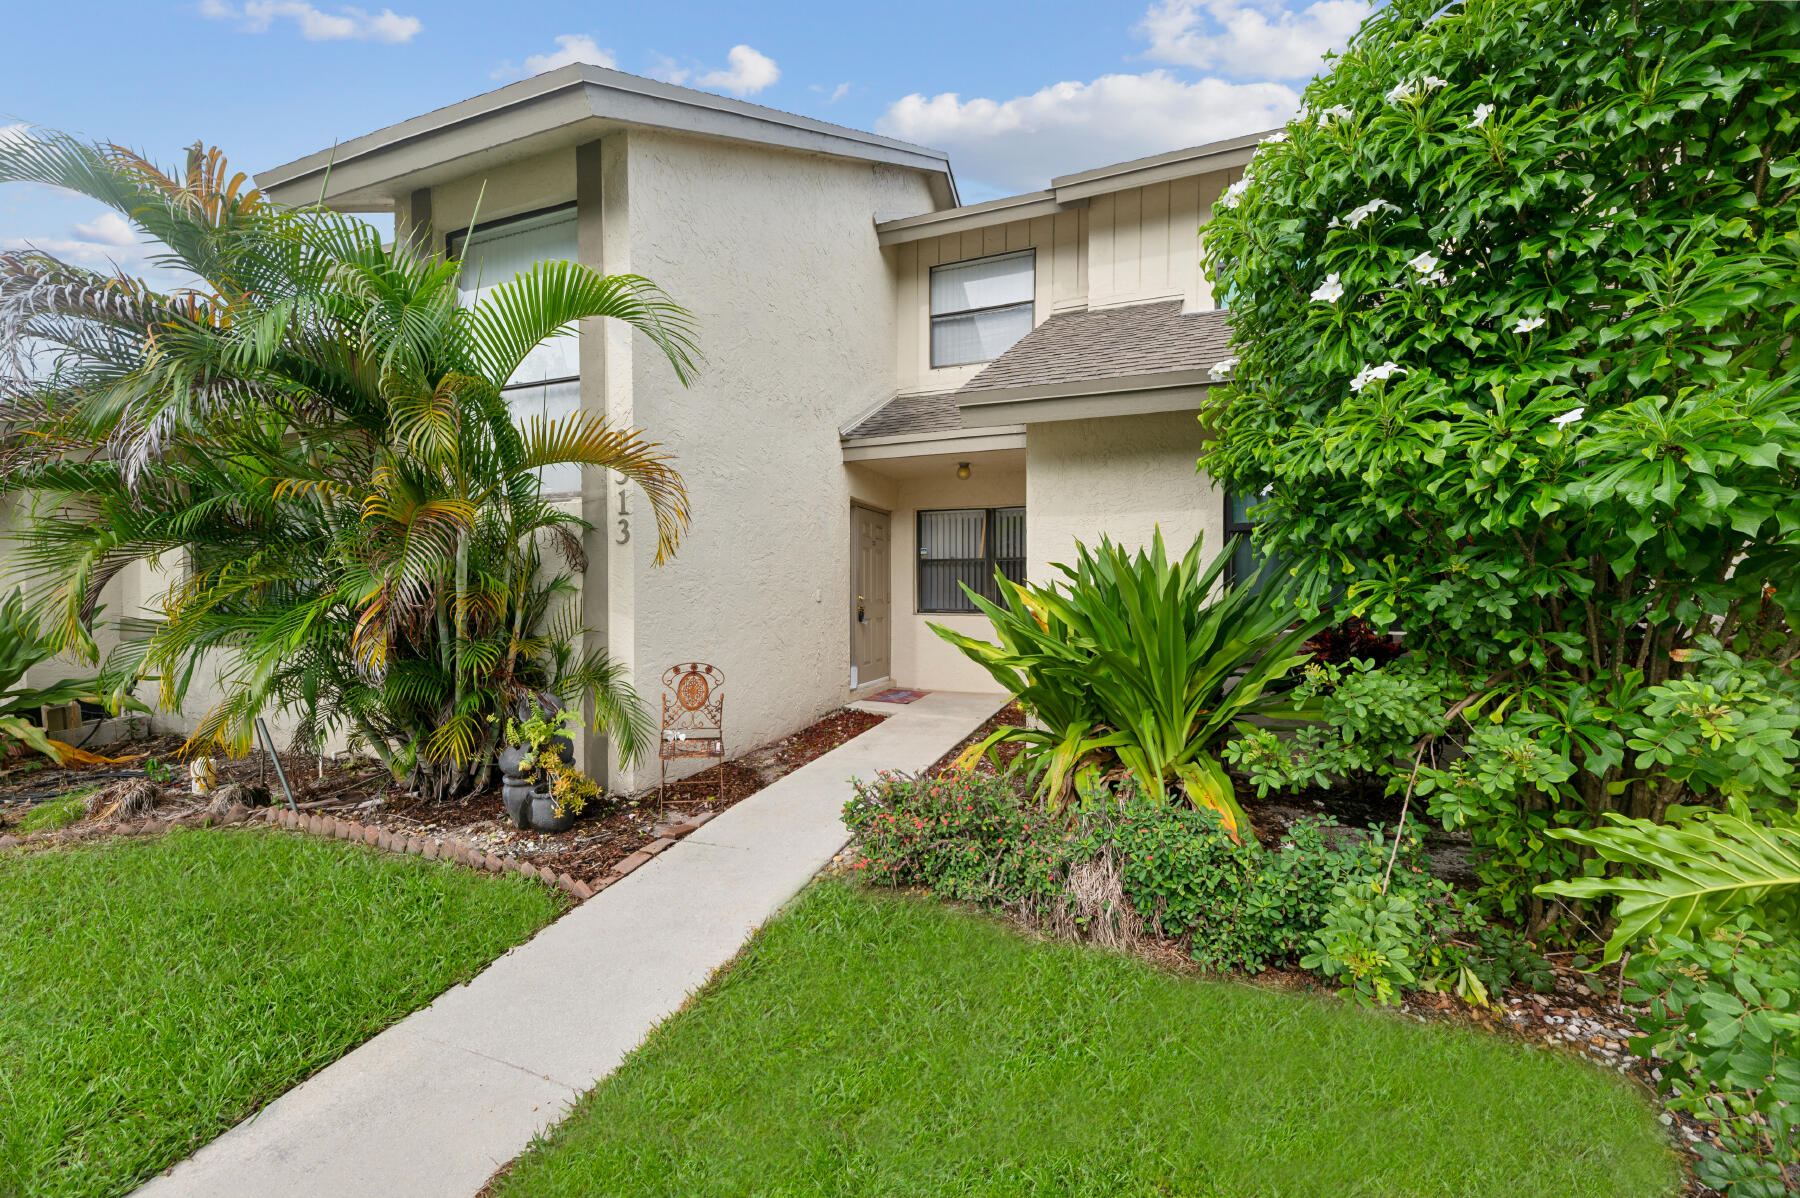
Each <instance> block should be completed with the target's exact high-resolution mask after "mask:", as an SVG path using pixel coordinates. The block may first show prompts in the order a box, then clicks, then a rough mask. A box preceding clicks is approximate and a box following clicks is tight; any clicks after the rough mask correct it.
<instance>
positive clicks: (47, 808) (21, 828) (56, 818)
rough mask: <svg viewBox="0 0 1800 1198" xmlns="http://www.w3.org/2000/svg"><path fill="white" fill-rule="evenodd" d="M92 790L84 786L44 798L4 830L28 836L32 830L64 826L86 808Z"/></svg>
mask: <svg viewBox="0 0 1800 1198" xmlns="http://www.w3.org/2000/svg"><path fill="white" fill-rule="evenodd" d="M94 790H95V788H94V787H92V786H85V787H83V788H81V789H80V790H71V791H69V792H68V793H67V794H62V795H58V796H57V797H56V798H54V799H45V800H44V801H43V802H41V803H38V804H37V805H36V806H34V807H32V808H31V809H30V810H29V811H27V812H26V813H25V814H24V815H23V816H22V817H20V819H19V822H18V825H17V826H16V827H12V828H8V829H6V830H7V831H8V832H10V833H12V834H13V835H15V836H29V835H30V834H31V833H33V832H54V831H56V830H57V829H58V828H66V827H68V826H69V825H70V824H72V823H74V822H75V821H76V820H78V819H80V818H81V816H82V813H83V812H85V811H86V810H87V800H88V796H89V795H91V794H93V793H94Z"/></svg>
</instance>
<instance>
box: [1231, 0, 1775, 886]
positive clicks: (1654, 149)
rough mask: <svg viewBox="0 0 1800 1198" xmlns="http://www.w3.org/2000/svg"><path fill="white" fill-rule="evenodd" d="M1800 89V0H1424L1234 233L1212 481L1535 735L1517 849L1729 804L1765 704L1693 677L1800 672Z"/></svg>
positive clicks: (1517, 760)
mask: <svg viewBox="0 0 1800 1198" xmlns="http://www.w3.org/2000/svg"><path fill="white" fill-rule="evenodd" d="M1797 83H1800V6H1793V5H1780V4H1754V3H1658V4H1637V3H1617V2H1608V0H1590V2H1583V3H1572V2H1570V0H1534V2H1522V0H1467V2H1465V3H1460V4H1451V5H1449V6H1448V7H1444V6H1443V5H1442V4H1441V0H1396V2H1395V3H1393V4H1392V5H1390V6H1389V7H1387V8H1386V9H1384V10H1383V11H1381V12H1380V13H1378V14H1376V15H1375V16H1374V17H1372V18H1371V19H1370V20H1369V22H1368V23H1367V24H1365V25H1364V27H1363V28H1362V30H1361V31H1360V32H1359V33H1358V34H1357V36H1356V37H1355V38H1354V40H1353V41H1352V43H1351V45H1350V47H1349V49H1348V50H1347V51H1346V52H1345V54H1344V55H1343V57H1341V58H1340V59H1338V60H1337V61H1336V62H1335V63H1334V64H1333V66H1332V69H1331V71H1330V73H1329V74H1328V75H1327V76H1325V77H1323V78H1320V79H1318V80H1316V81H1314V83H1313V84H1312V85H1311V86H1310V87H1309V88H1308V89H1307V92H1306V101H1305V111H1304V112H1303V113H1302V115H1301V116H1300V117H1299V118H1298V119H1297V120H1295V121H1293V122H1292V123H1290V124H1289V126H1288V127H1287V129H1286V130H1285V131H1284V132H1282V133H1278V134H1276V135H1275V136H1273V137H1271V138H1269V139H1268V140H1267V141H1265V142H1264V144H1263V145H1262V146H1261V147H1260V149H1259V150H1258V152H1257V154H1256V156H1255V158H1254V159H1253V161H1252V163H1251V165H1250V167H1249V169H1248V170H1247V171H1246V175H1245V178H1244V180H1243V181H1242V182H1240V183H1238V184H1237V185H1235V186H1233V187H1232V188H1231V189H1230V190H1229V191H1228V192H1227V193H1226V195H1225V196H1223V197H1222V198H1221V200H1220V201H1219V204H1218V206H1217V208H1216V210H1215V213H1214V219H1213V220H1212V222H1211V223H1210V224H1209V225H1207V226H1206V229H1205V246H1206V252H1207V257H1208V262H1209V266H1210V269H1211V270H1212V272H1213V273H1214V276H1215V278H1216V279H1217V280H1218V283H1219V286H1220V289H1221V292H1222V293H1223V294H1228V295H1229V296H1230V297H1231V301H1230V302H1231V307H1232V310H1233V329H1234V338H1235V345H1236V353H1237V354H1238V360H1237V361H1236V363H1235V364H1234V365H1233V367H1232V368H1231V369H1230V372H1229V381H1230V385H1229V386H1221V387H1216V388H1215V389H1214V395H1213V398H1212V401H1211V404H1210V407H1209V410H1208V411H1207V412H1206V414H1205V419H1206V421H1207V422H1208V423H1209V424H1210V425H1211V426H1212V427H1213V429H1214V430H1215V432H1216V439H1215V440H1213V441H1212V442H1211V443H1210V444H1209V447H1208V449H1207V452H1206V455H1205V457H1204V458H1203V459H1202V463H1201V464H1202V466H1203V467H1204V468H1205V469H1206V471H1207V472H1208V473H1210V474H1211V475H1212V476H1213V477H1214V478H1216V479H1219V480H1220V481H1221V482H1223V483H1224V484H1225V485H1228V486H1229V487H1231V488H1232V489H1234V490H1237V491H1239V492H1243V493H1252V494H1256V493H1266V496H1267V498H1266V500H1265V501H1264V502H1263V503H1262V505H1261V507H1260V508H1259V509H1258V510H1257V517H1258V526H1259V538H1260V541H1261V543H1262V545H1263V546H1264V547H1265V548H1266V549H1269V550H1272V551H1273V552H1274V553H1276V554H1278V555H1279V556H1280V558H1281V560H1282V561H1284V562H1286V563H1288V564H1289V565H1290V567H1291V568H1292V570H1293V572H1294V574H1295V576H1296V579H1297V581H1298V583H1299V585H1300V587H1301V589H1302V591H1303V593H1304V595H1305V596H1306V598H1307V600H1308V602H1310V603H1312V604H1322V603H1325V602H1327V601H1329V600H1330V599H1331V598H1332V597H1334V596H1343V597H1345V598H1346V599H1347V602H1348V604H1349V605H1350V606H1351V607H1353V608H1354V609H1355V610H1356V611H1358V612H1359V613H1363V614H1367V615H1368V616H1369V617H1371V618H1372V619H1374V620H1376V621H1379V622H1383V623H1385V622H1388V621H1399V622H1400V623H1401V624H1402V625H1403V626H1404V627H1405V629H1406V631H1407V637H1408V643H1409V644H1410V645H1411V646H1412V647H1414V648H1415V649H1418V650H1421V653H1420V654H1419V655H1418V656H1420V657H1423V658H1426V659H1428V660H1430V661H1432V662H1434V663H1438V664H1441V665H1445V666H1448V667H1449V668H1450V669H1452V670H1453V671H1454V672H1455V673H1456V674H1457V675H1458V676H1459V677H1460V679H1461V680H1462V681H1461V685H1459V686H1457V687H1454V688H1451V689H1448V690H1445V691H1443V692H1442V693H1444V694H1446V695H1447V696H1450V697H1452V698H1457V697H1460V696H1462V695H1470V694H1472V695H1476V696H1480V697H1479V698H1477V700H1476V701H1477V702H1486V703H1487V704H1488V707H1487V710H1488V711H1489V712H1490V713H1499V712H1504V713H1505V715H1506V719H1507V723H1508V726H1509V727H1510V728H1511V729H1512V731H1513V732H1514V733H1516V737H1515V738H1514V740H1513V741H1511V742H1509V743H1508V744H1507V745H1505V746H1493V747H1494V748H1495V749H1496V752H1498V753H1499V757H1498V758H1497V760H1500V762H1501V764H1502V765H1504V764H1505V762H1506V761H1507V760H1511V762H1512V764H1513V766H1514V767H1515V768H1513V771H1512V773H1511V775H1508V776H1506V777H1504V778H1503V779H1502V783H1500V784H1496V786H1495V787H1490V789H1491V790H1497V791H1498V792H1504V794H1503V800H1504V801H1505V802H1509V803H1514V804H1515V806H1517V805H1518V804H1519V803H1524V804H1525V806H1526V807H1529V808H1531V809H1532V810H1534V811H1537V812H1538V815H1539V817H1540V818H1538V820H1537V823H1536V824H1535V825H1533V824H1532V823H1531V821H1529V820H1526V821H1525V822H1524V824H1523V825H1522V826H1521V828H1520V829H1518V830H1517V835H1518V836H1519V837H1521V838H1522V840H1521V843H1524V842H1526V841H1529V842H1532V843H1534V844H1539V845H1541V844H1542V843H1543V842H1542V838H1541V836H1539V835H1538V833H1539V832H1541V831H1542V830H1543V829H1544V828H1545V827H1548V826H1552V825H1555V824H1557V823H1569V822H1584V821H1592V820H1593V819H1594V818H1596V817H1597V814H1598V813H1599V812H1601V811H1603V810H1606V809H1611V808H1620V809H1623V810H1625V811H1627V812H1629V813H1631V814H1633V815H1640V816H1647V817H1650V818H1658V819H1659V818H1661V816H1662V814H1663V812H1664V810H1665V809H1666V808H1667V806H1668V805H1669V804H1670V803H1671V802H1672V801H1675V800H1677V799H1681V798H1684V797H1693V796H1694V795H1696V794H1698V795H1702V796H1705V795H1716V794H1718V793H1720V790H1719V788H1717V787H1714V788H1710V789H1709V788H1706V787H1701V786H1700V785H1698V784H1697V783H1696V782H1695V781H1694V777H1695V774H1694V772H1693V771H1692V770H1689V771H1687V772H1686V773H1683V772H1682V769H1681V768H1680V767H1681V766H1682V765H1683V762H1684V760H1685V759H1686V758H1691V757H1692V756H1693V755H1694V754H1695V753H1700V754H1705V753H1708V752H1710V751H1711V749H1709V747H1708V745H1707V743H1706V742H1707V741H1708V739H1709V737H1711V736H1712V734H1713V733H1714V732H1718V731H1720V729H1721V728H1722V735H1723V737H1724V739H1725V740H1726V741H1727V742H1731V741H1733V738H1734V737H1736V738H1739V741H1740V743H1741V739H1742V737H1743V736H1745V735H1748V734H1747V733H1745V730H1744V729H1745V721H1746V720H1748V719H1749V718H1750V717H1749V716H1746V715H1745V714H1744V713H1743V711H1742V710H1741V709H1740V708H1741V704H1740V703H1739V699H1740V698H1741V696H1736V695H1732V694H1721V693H1718V692H1717V691H1716V689H1715V690H1714V692H1713V693H1710V694H1709V693H1707V689H1706V688H1707V687H1710V686H1712V683H1711V682H1706V683H1705V685H1701V684H1700V683H1699V682H1698V681H1697V677H1698V676H1697V675H1696V674H1695V671H1697V670H1700V669H1701V667H1702V666H1703V665H1705V664H1706V663H1709V662H1710V663H1712V665H1711V666H1708V667H1707V668H1709V669H1712V670H1713V671H1714V674H1716V673H1717V670H1718V669H1725V670H1727V671H1731V670H1738V671H1739V672H1740V674H1741V673H1743V672H1744V671H1747V672H1748V673H1749V674H1750V675H1754V676H1755V677H1756V678H1758V679H1760V680H1761V681H1760V682H1759V683H1758V684H1757V685H1759V686H1761V687H1762V690H1761V691H1759V692H1758V693H1759V694H1765V695H1766V694H1767V693H1768V688H1769V687H1775V688H1777V689H1779V688H1780V686H1781V685H1782V679H1783V678H1785V676H1786V674H1785V670H1784V668H1785V667H1786V666H1787V664H1788V663H1790V662H1792V661H1793V660H1794V659H1795V657H1796V656H1800V635H1797V634H1796V628H1800V624H1796V622H1795V619H1794V617H1795V616H1796V615H1800V574H1797V571H1796V567H1800V393H1797V388H1796V381H1797V380H1800V347H1797V345H1796V336H1795V335H1796V332H1797V331H1800V303H1797V301H1800V232H1797V219H1796V218H1797V214H1800V202H1797V201H1800V157H1797V150H1800V94H1797V90H1796V84H1797ZM1713 640H1716V641H1718V642H1720V647H1719V648H1715V647H1713V646H1712V643H1711V642H1712V641H1713ZM1726 649H1735V650H1736V653H1737V654H1738V655H1739V657H1734V658H1731V660H1730V661H1728V662H1726V663H1725V665H1723V666H1720V665H1719V664H1718V663H1719V662H1720V661H1722V660H1724V659H1722V658H1720V657H1718V654H1719V653H1720V652H1723V651H1724V650H1726ZM1740 658H1741V659H1743V660H1740ZM1745 661H1747V662H1748V664H1745ZM1734 663H1735V664H1734ZM1740 667H1742V669H1741V670H1740ZM1765 667H1766V668H1765ZM1768 669H1774V670H1775V671H1776V673H1775V674H1769V673H1768V672H1767V670H1768ZM1759 671H1762V672H1760V673H1759ZM1712 676H1713V675H1708V676H1707V677H1708V678H1711V677H1712ZM1734 676H1736V675H1734ZM1683 687H1686V688H1688V689H1687V690H1686V691H1682V689H1681V688H1683ZM1671 688H1674V689H1673V690H1671ZM1653 693H1654V695H1656V696H1661V697H1662V698H1663V699H1668V697H1669V696H1670V695H1675V696H1676V697H1675V698H1674V699H1672V700H1670V701H1669V705H1668V709H1667V710H1666V711H1665V710H1664V709H1663V708H1658V709H1657V710H1658V711H1661V712H1663V714H1661V715H1656V716H1649V715H1646V714H1644V713H1645V712H1646V710H1647V709H1648V708H1649V707H1650V706H1651V704H1652V703H1653V702H1654V701H1655V700H1653V698H1652V694H1653ZM1522 716H1529V717H1530V719H1529V720H1525V721H1524V722H1522V723H1521V722H1520V719H1519V718H1515V717H1522ZM1645 720H1649V721H1651V722H1652V723H1653V724H1655V727H1652V728H1650V730H1649V731H1648V732H1646V730H1645V725H1644V721H1645ZM1707 720H1712V721H1713V723H1712V724H1711V725H1706V724H1705V721H1707ZM1734 720H1735V721H1736V723H1735V724H1734V723H1733V721H1734ZM1532 721H1536V722H1535V723H1533V722H1532ZM1658 721H1660V723H1659V722H1658ZM1484 723H1485V721H1484ZM1677 727H1685V728H1687V729H1689V730H1690V731H1692V730H1693V729H1694V728H1696V727H1707V728H1708V729H1709V731H1708V733H1707V735H1703V736H1701V737H1699V738H1698V739H1699V742H1700V743H1699V746H1698V748H1697V749H1696V748H1695V746H1694V745H1692V744H1687V745H1676V746H1675V747H1674V748H1670V747H1669V745H1668V744H1667V743H1665V742H1667V739H1668V736H1671V735H1673V734H1674V733H1673V729H1675V728H1677ZM1658 728H1661V729H1663V731H1661V732H1659V731H1657V729H1658ZM1753 731H1756V732H1757V733H1758V734H1762V733H1768V732H1769V731H1770V730H1769V729H1768V728H1766V727H1763V728H1760V729H1756V730H1753ZM1634 737H1635V738H1637V739H1633V738H1634ZM1646 737H1648V738H1649V740H1650V741H1652V742H1654V743H1652V744H1650V745H1648V747H1646V746H1644V745H1640V744H1639V741H1641V740H1645V739H1646ZM1765 742H1766V744H1767V745H1768V746H1769V747H1768V750H1767V754H1766V755H1765V763H1766V764H1770V765H1771V768H1772V770H1773V771H1774V772H1776V773H1780V772H1783V771H1782V769H1781V766H1782V763H1784V762H1786V761H1788V760H1789V759H1790V758H1792V757H1793V756H1794V747H1793V740H1792V735H1791V726H1790V727H1789V728H1788V729H1786V730H1783V729H1779V728H1778V729H1775V734H1774V735H1773V736H1768V737H1765ZM1717 747H1718V746H1717V744H1714V745H1713V746H1712V747H1711V748H1712V749H1716V748H1717ZM1502 748H1503V749H1504V752H1500V750H1501V749H1502ZM1659 749H1660V750H1661V756H1660V757H1659V756H1658V750H1659ZM1508 753H1510V754H1511V755H1512V756H1511V757H1510V758H1508V757H1507V754H1508ZM1534 755H1535V757H1534ZM1546 757H1548V758H1554V759H1555V761H1556V762H1557V763H1558V764H1557V766H1556V767H1555V768H1549V769H1547V770H1546V769H1543V768H1539V766H1541V764H1542V761H1541V759H1543V758H1546ZM1664 758H1668V759H1669V760H1664ZM1534 760H1535V761H1537V764H1535V765H1534V764H1533V762H1534ZM1671 761H1673V762H1674V765H1675V766H1676V767H1677V768H1675V769H1671V768H1670V762H1671ZM1479 768H1480V762H1477V763H1476V764H1475V765H1473V766H1469V767H1466V769H1465V774H1466V775H1467V776H1465V777H1464V778H1463V779H1461V780H1460V781H1459V780H1458V779H1457V778H1455V777H1453V776H1450V775H1448V774H1446V775H1445V776H1444V777H1443V778H1442V779H1441V780H1442V782H1443V783H1444V786H1443V787H1442V788H1441V789H1440V790H1439V791H1438V795H1437V797H1436V799H1435V801H1436V802H1438V803H1439V804H1441V806H1440V807H1434V814H1440V815H1446V814H1451V815H1453V814H1454V813H1453V811H1451V809H1452V808H1453V807H1454V805H1455V801H1456V799H1455V795H1454V794H1453V793H1452V792H1454V791H1455V789H1456V788H1457V787H1458V786H1464V784H1465V783H1466V784H1467V786H1473V785H1474V783H1473V782H1472V781H1471V780H1470V779H1471V778H1472V776H1473V775H1474V774H1475V773H1476V772H1478V770H1479ZM1509 787H1510V788H1511V789H1510V790H1508V788H1509ZM1466 788H1467V787H1465V789H1466ZM1424 789H1430V788H1429V786H1428V787H1426V788H1424ZM1726 792H1727V793H1729V790H1728V789H1727V791H1726ZM1521 795H1524V796H1529V801H1528V802H1527V801H1526V800H1525V799H1523V798H1521V797H1520V796H1521ZM1515 814H1517V813H1516V812H1515ZM1447 822H1451V821H1449V820H1447ZM1490 847H1491V846H1490ZM1519 851H1520V852H1523V851H1524V850H1523V849H1521V850H1519ZM1539 865H1540V866H1541V865H1542V862H1539Z"/></svg>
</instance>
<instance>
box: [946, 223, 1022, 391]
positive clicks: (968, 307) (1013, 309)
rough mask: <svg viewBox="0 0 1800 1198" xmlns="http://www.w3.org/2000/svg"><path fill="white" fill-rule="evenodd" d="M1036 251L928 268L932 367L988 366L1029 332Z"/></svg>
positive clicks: (1020, 251) (996, 255)
mask: <svg viewBox="0 0 1800 1198" xmlns="http://www.w3.org/2000/svg"><path fill="white" fill-rule="evenodd" d="M1035 266H1036V251H1034V250H1019V251H1017V252H1016V253H1011V254H995V255H994V256H993V257H991V258H974V259H971V260H970V261H968V262H952V263H950V264H949V265H947V266H934V267H932V268H931V364H932V365H933V366H961V365H963V364H965V363H968V362H991V361H993V360H994V359H995V358H998V357H999V356H1000V355H1001V354H1003V353H1005V352H1006V351H1007V350H1009V349H1011V348H1012V347H1013V345H1014V344H1015V343H1016V342H1017V341H1018V340H1019V338H1021V337H1023V336H1024V335H1025V334H1027V333H1029V332H1031V324H1032V317H1033V307H1032V299H1033V296H1034V294H1035V293H1034V282H1033V278H1034V272H1035Z"/></svg>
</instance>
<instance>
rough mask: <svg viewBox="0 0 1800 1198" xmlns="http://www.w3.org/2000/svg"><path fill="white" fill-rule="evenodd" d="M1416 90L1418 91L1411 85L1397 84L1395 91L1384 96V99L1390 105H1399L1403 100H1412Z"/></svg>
mask: <svg viewBox="0 0 1800 1198" xmlns="http://www.w3.org/2000/svg"><path fill="white" fill-rule="evenodd" d="M1415 90H1416V89H1415V88H1414V87H1413V85H1412V84H1410V83H1396V84H1394V87H1393V90H1392V91H1390V92H1388V94H1387V95H1385V96H1383V97H1382V99H1384V100H1386V101H1387V102H1388V103H1389V104H1398V103H1400V101H1402V100H1410V99H1411V98H1412V95H1413V92H1414V91H1415Z"/></svg>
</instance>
